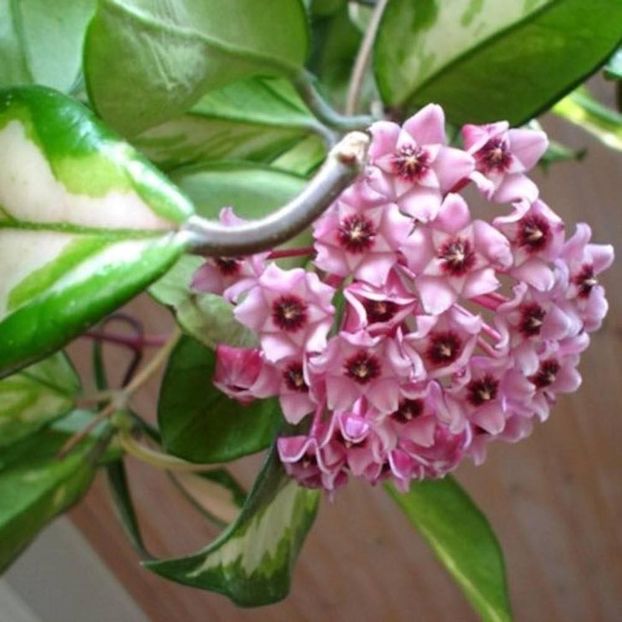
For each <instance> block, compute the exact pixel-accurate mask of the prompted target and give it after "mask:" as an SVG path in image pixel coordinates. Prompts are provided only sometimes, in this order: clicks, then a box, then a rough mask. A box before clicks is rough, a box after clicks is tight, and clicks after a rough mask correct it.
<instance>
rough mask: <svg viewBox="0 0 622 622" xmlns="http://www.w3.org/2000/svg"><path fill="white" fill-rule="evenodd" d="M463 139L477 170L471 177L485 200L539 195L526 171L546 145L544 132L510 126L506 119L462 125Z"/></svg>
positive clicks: (530, 198) (509, 200) (501, 200)
mask: <svg viewBox="0 0 622 622" xmlns="http://www.w3.org/2000/svg"><path fill="white" fill-rule="evenodd" d="M462 140H463V142H464V146H465V149H466V150H467V151H468V152H469V153H470V154H472V155H473V157H474V158H475V167H476V170H475V172H474V173H473V174H472V175H471V178H472V179H473V181H474V182H475V184H476V185H477V187H478V188H479V189H480V191H481V192H482V193H483V194H484V195H485V196H486V197H487V198H488V199H491V200H493V201H497V202H499V203H510V202H512V201H517V200H521V199H524V200H527V201H529V202H533V201H535V200H536V199H537V198H538V188H537V186H536V185H535V184H534V183H533V181H531V180H530V179H529V178H528V177H527V176H526V175H525V172H527V171H528V170H530V169H532V168H533V167H534V166H535V165H536V163H537V161H538V160H539V159H540V157H541V156H542V155H543V154H544V152H545V151H546V149H547V147H548V144H549V141H548V138H547V136H546V134H545V133H544V132H541V131H539V130H529V129H510V128H509V124H508V123H507V122H506V121H501V122H499V123H490V124H488V125H465V126H464V127H463V128H462Z"/></svg>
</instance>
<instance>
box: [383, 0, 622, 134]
mask: <svg viewBox="0 0 622 622" xmlns="http://www.w3.org/2000/svg"><path fill="white" fill-rule="evenodd" d="M621 39H622V3H620V2H618V0H591V1H590V2H585V0H525V1H523V2H498V1H497V0H453V1H451V2H440V1H438V0H430V1H429V2H419V1H418V0H393V1H392V2H390V3H389V4H388V6H387V10H386V12H385V14H384V17H383V20H382V23H381V25H380V29H379V32H378V38H377V40H376V46H375V56H374V70H375V75H376V80H377V83H378V87H379V89H380V92H381V94H382V97H383V100H384V102H385V103H386V104H389V105H391V106H397V107H401V108H403V109H405V111H407V112H409V111H412V110H414V109H415V108H417V107H420V106H423V105H424V104H427V103H428V102H430V101H432V102H437V103H439V104H441V105H442V106H443V107H444V108H445V110H446V112H447V116H448V119H449V120H450V121H451V122H452V123H454V124H461V123H467V122H468V123H485V122H490V121H496V120H499V119H507V120H508V121H510V123H512V124H514V125H518V124H522V123H524V122H526V121H528V120H529V119H530V118H532V117H535V116H537V115H538V114H539V113H540V112H542V111H543V110H545V109H547V108H549V107H550V106H551V105H552V104H553V103H554V102H555V101H557V100H558V99H560V98H561V97H562V96H563V95H564V94H565V93H567V92H568V91H570V90H572V89H573V88H574V87H575V86H576V85H577V84H578V83H580V82H582V81H583V80H585V78H586V77H587V76H589V75H590V74H592V73H593V72H594V71H595V70H596V69H597V68H598V67H599V66H600V65H601V64H602V63H604V62H605V60H606V59H607V58H608V57H609V56H610V55H611V53H612V52H613V51H614V49H615V48H616V47H617V46H618V45H619V43H620V40H621Z"/></svg>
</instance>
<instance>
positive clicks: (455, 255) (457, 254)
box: [438, 238, 476, 276]
mask: <svg viewBox="0 0 622 622" xmlns="http://www.w3.org/2000/svg"><path fill="white" fill-rule="evenodd" d="M438 258H439V259H440V260H441V262H442V267H443V270H444V271H445V272H447V273H448V274H451V275H452V276H462V275H463V274H465V273H466V272H468V271H469V270H470V269H471V268H472V267H473V266H474V265H475V259H476V258H475V252H474V251H473V247H472V245H471V242H469V240H465V239H463V238H455V239H453V240H449V241H447V242H445V243H444V244H443V245H442V246H441V248H440V249H439V251H438Z"/></svg>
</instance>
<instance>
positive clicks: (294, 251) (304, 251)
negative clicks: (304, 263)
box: [268, 246, 315, 259]
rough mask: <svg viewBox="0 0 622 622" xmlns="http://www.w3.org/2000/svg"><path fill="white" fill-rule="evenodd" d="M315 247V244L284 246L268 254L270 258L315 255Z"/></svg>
mask: <svg viewBox="0 0 622 622" xmlns="http://www.w3.org/2000/svg"><path fill="white" fill-rule="evenodd" d="M314 254H315V249H314V248H313V246H304V247H302V248H282V249H280V250H276V251H272V252H271V253H270V254H269V255H268V259H285V258H287V257H306V256H307V255H314Z"/></svg>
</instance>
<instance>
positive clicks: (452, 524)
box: [386, 476, 512, 622]
mask: <svg viewBox="0 0 622 622" xmlns="http://www.w3.org/2000/svg"><path fill="white" fill-rule="evenodd" d="M386 489H387V491H388V493H389V495H390V496H391V497H392V498H393V500H394V501H395V502H396V503H397V504H398V505H399V506H400V508H401V509H402V510H403V511H404V513H405V514H406V516H407V517H408V519H409V520H410V522H411V523H412V524H413V527H415V529H417V530H418V531H419V533H421V535H422V536H423V537H424V538H425V539H426V540H427V542H428V544H430V546H431V547H432V548H433V549H434V552H435V553H436V555H437V556H438V558H439V560H440V561H441V563H442V564H443V566H445V568H446V570H447V571H448V572H449V573H450V574H451V575H452V577H453V578H454V580H455V581H456V583H457V584H458V585H459V586H460V588H461V589H462V591H463V592H464V594H465V595H466V597H467V598H468V600H469V601H470V602H471V604H472V605H473V607H474V609H475V610H476V611H477V612H478V613H479V614H480V616H481V618H482V620H483V621H484V622H509V621H510V620H511V619H512V612H511V608H510V601H509V598H508V593H507V585H506V578H505V564H504V561H503V553H502V551H501V547H500V546H499V542H498V541H497V538H496V536H495V534H494V532H493V531H492V528H491V527H490V523H489V522H488V521H487V520H486V517H485V516H484V515H483V514H482V513H481V511H480V510H479V509H478V508H477V506H476V505H475V504H474V503H473V501H472V500H471V499H470V498H469V496H468V495H467V494H466V492H464V490H463V489H462V487H461V486H460V485H459V484H458V483H457V482H456V480H455V479H453V478H452V477H450V476H447V477H445V478H444V479H442V480H427V481H423V482H418V483H415V484H413V485H411V487H410V491H409V492H407V493H404V494H403V493H400V492H398V491H397V490H396V489H395V488H394V487H393V486H390V485H387V487H386Z"/></svg>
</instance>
